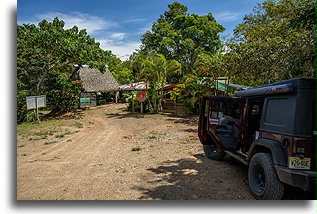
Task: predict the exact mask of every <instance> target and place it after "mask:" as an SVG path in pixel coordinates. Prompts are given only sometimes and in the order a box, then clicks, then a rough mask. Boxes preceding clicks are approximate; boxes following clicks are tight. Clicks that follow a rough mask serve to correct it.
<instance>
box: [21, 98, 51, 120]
mask: <svg viewBox="0 0 317 214" xmlns="http://www.w3.org/2000/svg"><path fill="white" fill-rule="evenodd" d="M44 107H46V95H39V96H30V97H26V109H27V110H30V109H35V111H36V118H37V120H38V121H40V118H39V108H44Z"/></svg>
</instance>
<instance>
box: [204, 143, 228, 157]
mask: <svg viewBox="0 0 317 214" xmlns="http://www.w3.org/2000/svg"><path fill="white" fill-rule="evenodd" d="M203 148H204V153H205V155H206V157H207V158H209V159H212V160H217V161H221V160H223V158H224V157H225V156H226V154H227V153H226V152H225V151H223V150H222V149H220V148H218V147H217V146H215V145H203Z"/></svg>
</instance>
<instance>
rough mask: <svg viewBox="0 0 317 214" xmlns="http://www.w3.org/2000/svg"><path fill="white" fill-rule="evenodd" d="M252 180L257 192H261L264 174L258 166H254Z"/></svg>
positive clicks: (263, 186) (263, 185) (263, 184)
mask: <svg viewBox="0 0 317 214" xmlns="http://www.w3.org/2000/svg"><path fill="white" fill-rule="evenodd" d="M254 180H255V186H256V189H257V191H258V192H263V190H264V188H265V173H264V169H263V167H262V166H261V165H260V164H256V165H255V167H254Z"/></svg>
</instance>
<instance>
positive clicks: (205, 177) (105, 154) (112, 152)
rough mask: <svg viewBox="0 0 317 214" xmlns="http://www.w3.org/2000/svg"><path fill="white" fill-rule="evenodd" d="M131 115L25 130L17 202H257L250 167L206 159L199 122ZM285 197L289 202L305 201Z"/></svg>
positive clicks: (107, 112)
mask: <svg viewBox="0 0 317 214" xmlns="http://www.w3.org/2000/svg"><path fill="white" fill-rule="evenodd" d="M125 109H126V106H125V104H108V105H104V106H99V107H96V108H92V109H90V110H86V111H81V112H77V113H76V114H73V113H72V114H69V115H66V116H64V117H62V118H59V119H58V120H48V121H43V122H41V123H40V124H30V123H24V124H22V125H19V126H18V142H17V199H18V200H139V199H142V200H174V199H175V200H182V199H185V200H186V199H190V200H195V199H209V200H213V199H234V200H235V199H253V198H252V196H251V194H250V193H249V189H248V183H247V182H248V181H247V167H245V166H243V165H242V164H240V163H239V162H237V161H235V160H234V159H231V158H230V157H226V158H225V160H224V161H222V162H217V161H212V160H209V159H207V158H206V157H205V156H204V155H203V153H202V147H201V144H200V142H199V139H198V137H197V119H198V118H197V117H176V116H173V115H159V114H143V115H140V114H132V113H128V112H126V111H125ZM287 191H289V193H288V194H286V199H293V198H292V197H295V196H296V197H300V198H299V199H304V198H305V195H304V194H302V193H301V192H300V191H299V190H297V189H296V190H292V189H288V190H287ZM292 191H296V194H293V193H292ZM299 193H301V194H299Z"/></svg>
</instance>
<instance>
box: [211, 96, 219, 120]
mask: <svg viewBox="0 0 317 214" xmlns="http://www.w3.org/2000/svg"><path fill="white" fill-rule="evenodd" d="M218 111H219V101H218V100H216V99H213V100H212V111H211V113H210V119H218Z"/></svg>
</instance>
